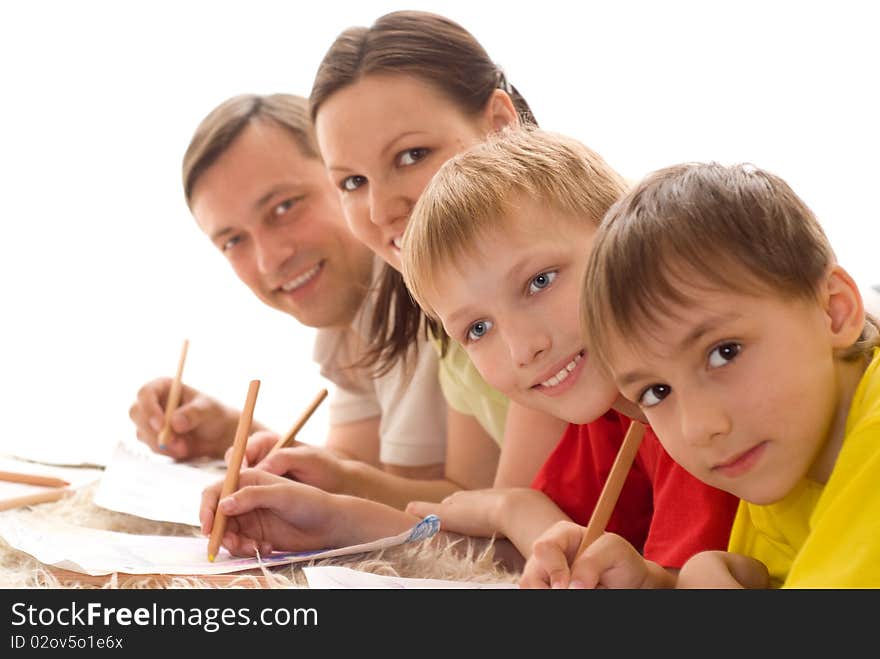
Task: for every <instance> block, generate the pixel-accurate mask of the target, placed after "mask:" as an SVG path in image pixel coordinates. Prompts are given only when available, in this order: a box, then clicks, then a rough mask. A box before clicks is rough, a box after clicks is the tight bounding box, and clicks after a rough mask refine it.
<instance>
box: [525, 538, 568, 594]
mask: <svg viewBox="0 0 880 659" xmlns="http://www.w3.org/2000/svg"><path fill="white" fill-rule="evenodd" d="M532 559H534V561H535V567H536V568H537V569H538V573H537V574H536V575H535V576H536V577H537V578H540V579H541V581H544V582H545V583H546V584H547V585H549V587H550V588H568V584H569V578H570V569H569V566H568V560H567V558H566V556H565V553H564V552H563V550H562V548H561V547H560V546H559V545H558V544H557V543H556V542H554V541H553V540H538V541H537V542H535V545H534V547H533V549H532V558H531V559H529V560H530V561H531V560H532Z"/></svg>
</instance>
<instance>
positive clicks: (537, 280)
mask: <svg viewBox="0 0 880 659" xmlns="http://www.w3.org/2000/svg"><path fill="white" fill-rule="evenodd" d="M558 274H559V272H558V271H557V270H549V271H547V272H542V273H541V274H539V275H535V276H534V277H532V281H530V282H529V294H531V295H534V294H535V293H538V292H540V291H542V290H544V289H545V288H547V287H548V286H549V285H550V284H552V283H553V280H554V279H556V276H557V275H558Z"/></svg>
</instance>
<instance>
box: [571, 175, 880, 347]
mask: <svg viewBox="0 0 880 659" xmlns="http://www.w3.org/2000/svg"><path fill="white" fill-rule="evenodd" d="M834 263H836V259H835V256H834V252H833V250H832V248H831V245H830V243H829V242H828V238H827V237H826V235H825V233H824V231H823V230H822V227H821V226H820V225H819V222H818V221H817V220H816V217H815V216H814V215H813V213H812V211H810V209H809V208H808V207H807V205H806V204H805V203H804V202H803V201H802V200H801V199H800V198H799V197H798V196H797V195H796V194H795V193H794V191H793V190H792V189H791V188H790V187H789V185H788V184H787V183H786V182H785V181H783V180H782V179H781V178H779V177H778V176H775V175H774V174H771V173H769V172H767V171H764V170H761V169H758V168H756V167H753V166H751V165H735V166H723V165H720V164H717V163H706V164H701V163H688V164H682V165H676V166H673V167H668V168H665V169H661V170H659V171H657V172H655V173H653V174H651V175H649V176H648V177H646V178H645V179H644V180H643V181H642V182H641V183H639V184H638V185H637V186H636V187H635V188H634V189H633V190H632V191H631V192H630V193H629V194H627V195H626V196H625V197H624V198H622V199H621V200H620V201H619V202H617V203H616V204H615V205H614V207H613V208H612V209H611V210H610V211H609V212H608V214H607V215H606V216H605V219H604V220H603V222H602V226H601V228H600V231H599V235H598V236H597V237H596V240H595V242H594V245H593V252H592V254H591V256H590V260H589V263H588V265H587V270H586V273H585V275H584V283H583V292H582V296H581V307H580V308H581V314H582V317H583V325H584V331H585V334H586V336H587V337H588V343H589V345H590V347H591V350H592V351H593V352H594V354H596V355H597V356H598V357H599V358H600V359H603V360H607V348H608V340H609V337H610V335H611V334H612V333H619V334H622V335H623V336H632V335H633V334H635V333H642V332H646V333H649V332H650V329H651V326H652V325H654V324H656V323H657V322H658V320H659V319H660V318H662V317H664V316H665V315H666V312H665V311H664V309H665V308H667V307H668V305H669V304H670V303H671V304H674V305H689V304H691V303H693V300H691V299H689V298H688V297H686V296H685V295H684V294H683V293H682V288H683V285H684V284H687V283H689V281H691V282H692V278H693V277H694V276H696V277H697V278H698V279H702V280H703V281H705V282H706V283H707V284H709V285H710V286H718V287H720V288H725V289H729V290H733V291H737V292H740V293H747V294H751V293H756V292H767V291H772V292H777V293H780V294H782V295H784V296H786V297H788V298H791V299H795V298H801V299H806V300H809V299H814V298H815V296H816V294H817V293H818V287H819V285H820V283H821V281H822V280H823V278H824V276H825V274H826V273H827V271H828V268H829V267H831V266H832V265H833V264H834ZM878 343H880V341H878V331H877V323H876V321H875V320H874V319H873V318H871V317H870V316H868V317H867V319H866V322H865V328H864V330H863V332H862V336H861V337H860V339H859V341H858V342H857V343H856V344H855V345H853V346H852V347H851V348H850V349H849V350H847V351H846V352H845V353H844V354H842V355H841V357H842V358H843V359H854V358H856V357H858V356H863V355H866V354H868V353H870V350H871V349H872V348H873V347H874V346H876V345H878Z"/></svg>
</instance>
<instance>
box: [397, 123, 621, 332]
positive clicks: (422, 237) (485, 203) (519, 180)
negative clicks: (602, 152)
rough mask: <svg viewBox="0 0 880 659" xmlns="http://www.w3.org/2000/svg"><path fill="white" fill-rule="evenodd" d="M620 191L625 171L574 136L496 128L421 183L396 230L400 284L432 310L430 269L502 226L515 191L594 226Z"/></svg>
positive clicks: (430, 312) (447, 262) (472, 248)
mask: <svg viewBox="0 0 880 659" xmlns="http://www.w3.org/2000/svg"><path fill="white" fill-rule="evenodd" d="M625 191H626V183H625V181H624V179H623V178H622V177H621V176H620V175H619V174H618V173H617V172H615V171H614V170H613V169H612V168H611V167H610V166H609V165H608V164H607V163H606V162H605V161H604V160H603V159H602V158H601V157H600V156H599V155H598V154H597V153H595V152H594V151H592V150H590V149H588V148H587V147H586V146H584V145H583V144H581V143H580V142H578V141H577V140H574V139H572V138H569V137H565V136H563V135H559V134H556V133H550V132H547V131H543V130H540V129H538V128H532V127H514V128H508V129H505V130H502V131H500V132H499V133H497V134H494V135H492V136H490V137H489V138H488V139H487V140H486V141H484V142H482V143H480V144H478V145H476V146H474V147H472V148H471V149H469V150H467V151H464V152H462V153H460V154H458V155H456V156H454V157H453V158H451V159H449V160H448V161H446V162H445V163H444V164H443V165H442V166H441V167H440V169H439V170H438V172H437V173H436V174H435V175H434V177H433V178H432V179H431V182H430V183H429V184H428V186H427V187H426V188H425V191H424V192H423V193H422V196H421V197H420V198H419V200H418V202H417V203H416V205H415V207H414V208H413V211H412V214H411V215H410V220H409V224H408V225H407V229H406V232H405V233H404V236H403V251H402V254H401V257H402V261H403V277H404V281H405V282H406V286H407V288H408V289H409V291H410V293H411V295H412V296H413V298H414V299H415V301H416V302H417V303H418V304H419V305H420V306H421V307H422V309H423V310H424V311H425V313H426V314H428V315H429V316H433V315H434V312H433V309H432V306H431V303H430V302H429V299H428V298H429V294H428V293H429V290H430V288H431V282H432V280H433V274H434V273H435V272H436V271H437V270H438V269H439V268H443V267H447V266H449V265H451V264H454V263H455V262H456V261H457V260H458V259H459V258H461V257H462V256H465V255H469V254H472V253H474V251H475V250H477V244H478V240H479V238H480V237H482V236H483V235H485V234H486V233H487V232H489V231H492V230H496V229H502V230H503V228H504V226H505V222H506V219H505V216H506V215H507V213H508V212H509V210H510V208H511V204H512V203H515V197H517V196H525V197H526V198H530V199H534V200H538V201H539V202H540V203H542V204H545V205H546V206H547V207H548V208H553V209H555V210H558V211H561V212H562V213H563V214H564V215H565V216H571V217H572V218H577V220H578V221H580V220H583V221H585V222H592V223H594V224H596V225H597V226H598V224H599V222H600V220H601V219H602V216H603V215H604V214H605V211H607V210H608V209H609V208H610V207H611V205H612V204H613V203H614V202H615V201H616V200H617V199H619V198H620V197H621V195H623V193H624V192H625Z"/></svg>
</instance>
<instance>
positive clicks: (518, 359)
mask: <svg viewBox="0 0 880 659" xmlns="http://www.w3.org/2000/svg"><path fill="white" fill-rule="evenodd" d="M523 316H524V317H522V318H508V319H507V320H508V322H507V327H506V328H505V330H504V331H503V332H502V333H503V334H504V338H505V340H506V342H507V346H508V349H509V350H510V358H511V360H512V361H513V363H514V364H515V365H516V366H528V365H529V364H532V363H533V362H534V361H535V360H536V359H538V358H539V357H540V356H541V355H543V354H546V352H547V350H548V349H549V348H550V346H551V345H552V343H553V341H552V339H551V338H550V333H549V332H547V331H545V330H544V328H543V327H541V326H540V324H538V323H535V322H532V321H530V319H529V318H528V316H527V314H523Z"/></svg>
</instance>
